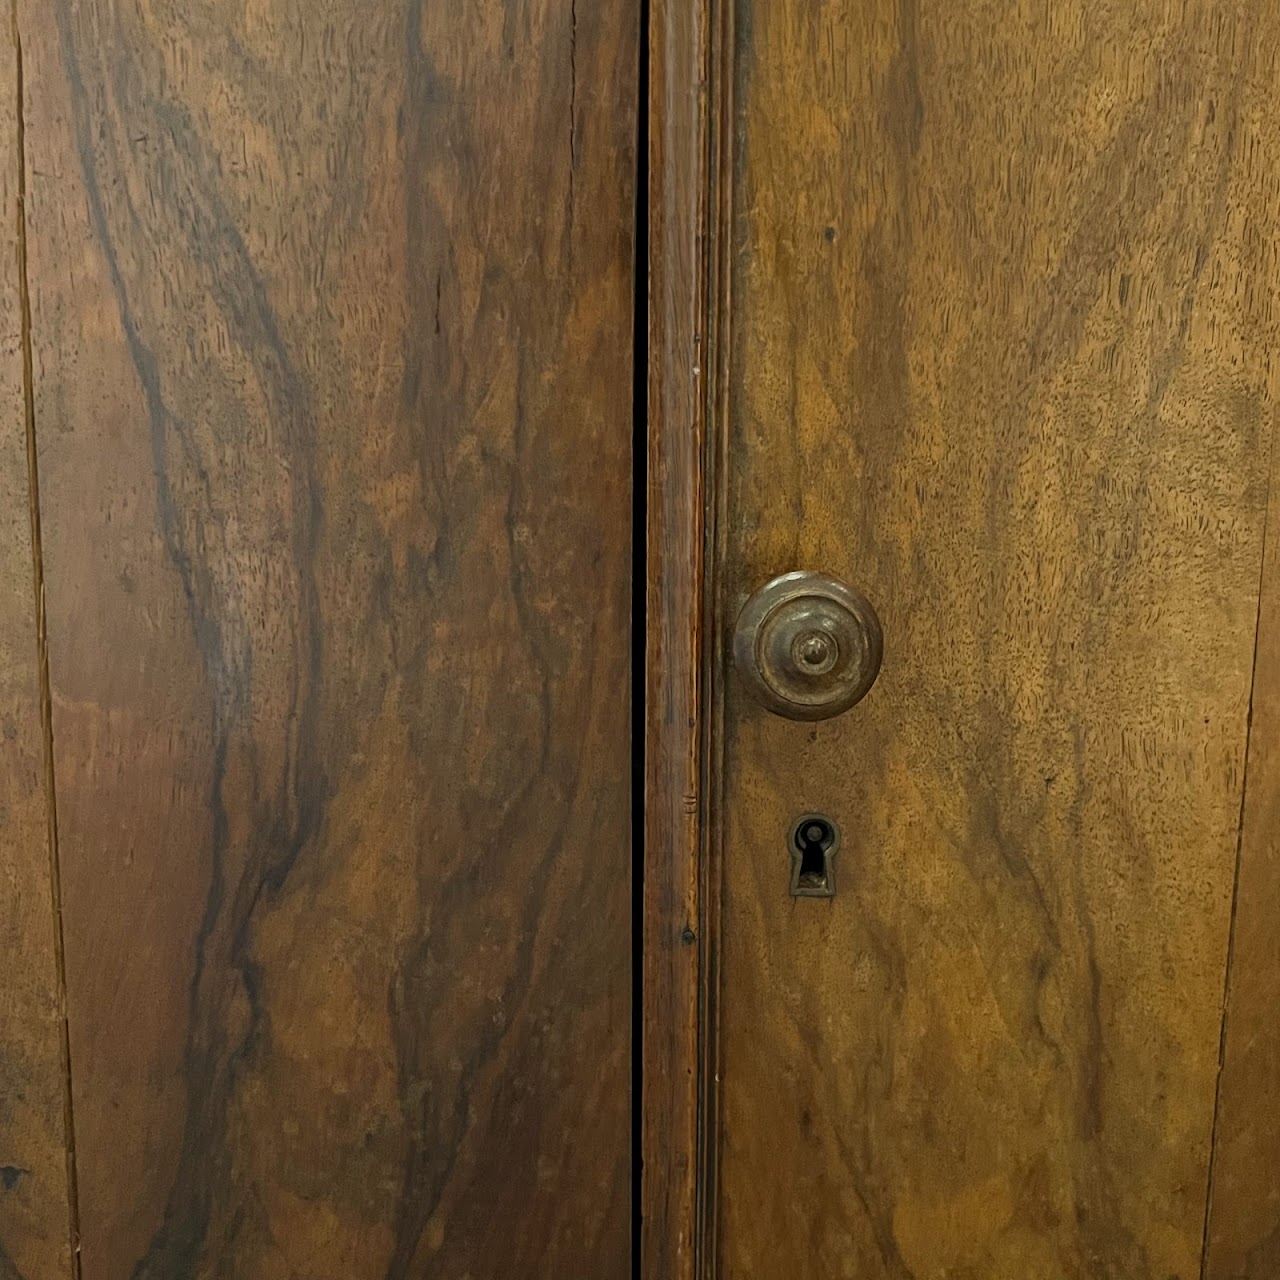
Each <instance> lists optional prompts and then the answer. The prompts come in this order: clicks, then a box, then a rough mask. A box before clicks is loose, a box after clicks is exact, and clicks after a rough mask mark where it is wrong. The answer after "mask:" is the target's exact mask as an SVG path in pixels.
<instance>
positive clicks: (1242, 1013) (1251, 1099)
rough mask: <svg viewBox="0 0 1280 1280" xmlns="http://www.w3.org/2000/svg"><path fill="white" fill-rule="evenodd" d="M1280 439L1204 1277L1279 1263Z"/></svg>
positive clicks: (1220, 1279) (1222, 1279) (1257, 649)
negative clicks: (1279, 499) (1279, 504)
mask: <svg viewBox="0 0 1280 1280" xmlns="http://www.w3.org/2000/svg"><path fill="white" fill-rule="evenodd" d="M1278 484H1280V451H1277V449H1276V448H1275V445H1274V444H1273V446H1272V457H1271V480H1270V493H1269V496H1268V501H1267V507H1268V512H1267V520H1266V534H1265V538H1264V541H1265V545H1264V547H1263V561H1262V574H1261V582H1260V585H1259V596H1258V620H1257V633H1256V639H1255V642H1254V667H1253V686H1252V690H1251V695H1250V704H1249V729H1248V737H1247V745H1246V748H1245V773H1244V793H1243V796H1242V799H1241V805H1240V831H1239V844H1238V847H1237V852H1236V869H1235V890H1234V896H1233V901H1232V909H1231V940H1230V945H1229V952H1228V956H1227V972H1226V979H1225V990H1224V994H1223V1021H1222V1044H1221V1048H1220V1050H1219V1059H1218V1094H1217V1100H1216V1106H1215V1112H1214V1128H1213V1138H1212V1141H1213V1152H1212V1156H1211V1158H1210V1164H1209V1179H1208V1186H1207V1188H1206V1192H1205V1225H1204V1247H1203V1253H1202V1256H1201V1270H1200V1274H1201V1277H1202V1280H1231V1277H1236V1276H1258V1277H1261V1276H1264V1275H1269V1274H1271V1273H1272V1270H1273V1269H1274V1268H1275V1266H1276V1265H1277V1263H1280V1196H1278V1195H1277V1191H1276V1173H1275V1171H1276V1169H1277V1167H1280V1021H1278V1020H1277V1018H1276V1016H1275V991H1276V979H1277V976H1278V971H1277V964H1276V956H1277V948H1276V942H1275V921H1276V915H1277V912H1280V744H1278V743H1277V732H1278V731H1280V525H1278V524H1277V518H1276V509H1275V504H1276V494H1277V485H1278Z"/></svg>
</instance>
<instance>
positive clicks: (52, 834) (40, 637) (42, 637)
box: [10, 0, 80, 1280]
mask: <svg viewBox="0 0 1280 1280" xmlns="http://www.w3.org/2000/svg"><path fill="white" fill-rule="evenodd" d="M10 20H11V22H12V27H13V49H14V69H15V81H16V86H15V89H16V97H17V111H16V116H17V119H16V121H15V138H16V141H17V153H18V173H17V201H16V206H17V227H16V235H15V243H16V252H17V258H18V310H19V315H20V318H21V327H22V396H23V409H24V418H25V430H26V445H27V497H28V509H29V515H30V522H31V567H32V586H33V590H34V592H35V605H36V661H37V664H38V667H39V673H40V675H39V680H40V728H41V737H42V746H43V753H44V783H45V815H46V821H47V843H48V849H49V888H50V900H51V907H52V913H53V937H54V965H55V972H56V980H57V1018H58V1029H59V1037H60V1041H61V1046H60V1047H61V1053H62V1084H63V1090H62V1106H63V1139H64V1143H65V1147H66V1170H67V1173H66V1177H67V1235H68V1244H69V1249H70V1262H71V1275H72V1277H73V1280H80V1204H79V1192H78V1188H77V1183H76V1142H75V1123H74V1118H73V1115H72V1092H71V1034H70V1024H69V1021H68V1016H67V973H66V958H65V951H64V947H63V928H62V870H61V863H60V860H59V856H58V805H57V792H56V787H55V779H54V763H53V699H52V695H51V692H50V686H49V637H48V628H47V625H46V620H45V602H44V595H45V593H44V546H43V543H42V540H41V531H40V473H39V459H38V455H37V450H36V404H35V366H34V360H33V358H32V344H31V285H30V279H29V276H28V270H27V151H26V141H27V139H26V117H25V109H26V102H25V87H24V80H23V67H22V35H21V30H20V26H19V22H18V0H12V4H11V7H10Z"/></svg>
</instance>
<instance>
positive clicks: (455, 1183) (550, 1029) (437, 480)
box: [0, 0, 639, 1280]
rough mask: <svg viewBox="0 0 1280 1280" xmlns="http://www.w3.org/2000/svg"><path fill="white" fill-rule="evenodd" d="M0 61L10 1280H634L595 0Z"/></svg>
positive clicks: (182, 11)
mask: <svg viewBox="0 0 1280 1280" xmlns="http://www.w3.org/2000/svg"><path fill="white" fill-rule="evenodd" d="M3 27H4V32H5V33H6V34H5V35H4V36H3V37H0V42H2V45H3V56H4V64H3V69H2V70H0V85H3V104H4V112H5V114H6V116H7V117H8V118H9V119H11V120H13V121H17V122H18V124H17V126H16V128H14V129H5V130H4V131H2V132H0V136H2V137H3V138H4V140H5V145H4V148H3V151H2V152H0V160H2V161H3V165H4V174H3V178H2V179H0V191H3V196H4V202H5V211H6V212H5V219H6V226H7V227H8V228H10V229H13V228H17V229H18V244H19V248H20V257H19V258H18V259H15V258H14V257H13V256H12V255H9V256H6V257H5V258H4V265H3V267H2V268H0V287H2V288H3V293H0V304H2V305H0V317H3V324H4V334H5V342H4V347H3V353H4V359H3V363H2V364H0V368H2V369H3V372H4V376H5V379H6V383H5V392H4V396H3V400H2V403H3V405H4V406H5V409H6V424H5V426H4V429H3V433H0V493H2V494H3V496H4V499H5V501H4V512H5V515H4V519H5V521H6V528H7V529H9V530H10V532H11V534H12V537H11V538H7V539H6V540H5V542H4V544H3V549H2V554H0V585H2V586H3V589H4V590H5V592H6V597H7V598H9V597H10V593H11V598H12V599H13V600H14V601H15V602H16V603H15V604H14V606H13V609H12V610H10V609H9V608H8V607H6V610H5V612H4V615H3V616H4V626H3V629H2V630H0V643H2V644H3V646H4V648H3V651H2V657H0V724H2V725H3V747H4V752H5V755H4V770H3V773H2V774H0V784H2V785H0V840H3V858H4V860H3V870H4V877H3V879H2V880H0V886H3V893H2V894H0V943H2V944H3V946H4V948H5V959H4V969H5V980H4V983H3V984H0V989H2V994H0V1035H3V1037H4V1042H3V1045H2V1046H0V1276H3V1277H5V1280H55V1278H56V1277H64V1276H75V1277H83V1278H84V1280H128V1278H129V1277H134V1278H135V1280H188V1278H194V1277H212V1276H225V1277H235V1278H236V1280H273V1278H279V1280H284V1278H286V1277H288V1278H289V1280H302V1278H303V1277H306V1278H308V1280H336V1278H338V1277H343V1278H344V1280H345V1278H348V1277H349V1278H352V1280H356V1278H368V1280H373V1278H374V1277H377V1278H379V1280H381V1278H383V1277H385V1278H387V1280H391V1278H393V1277H397V1278H398V1277H404V1278H408V1277H423V1276H428V1275H429V1276H432V1277H440V1278H441V1280H450V1278H453V1280H462V1277H470V1278H471V1280H508V1278H509V1277H513V1276H545V1277H552V1276H555V1277H561V1276H581V1277H606V1276H607V1277H613V1276H623V1275H626V1274H628V1268H629V1252H630V1240H629V1237H630V1218H631V1209H630V1185H629V1184H630V1172H629V1171H630V1167H631V1153H630V1149H629V1134H630V1118H629V1112H630V1102H629V1091H630V1085H629V1062H630V1030H629V1024H630V989H631V978H630V968H631V959H630V948H631V942H630V923H629V922H630V905H629V901H630V891H629V885H630V879H631V855H630V850H629V817H628V810H629V790H630V751H629V722H628V696H627V691H628V663H629V634H628V633H629V611H630V585H629V568H630V562H631V550H630V536H631V535H630V528H629V508H630V496H631V478H630V459H631V450H632V444H631V440H632V422H631V406H632V391H631V386H630V364H631V350H632V342H633V338H632V327H633V307H634V302H633V299H634V279H633V276H634V272H633V261H632V255H633V244H634V216H635V210H634V181H635V180H634V174H635V168H636V143H635V119H636V114H635V103H636V75H637V63H638V36H639V19H638V9H637V6H636V5H635V4H633V3H631V2H630V0H597V2H596V3H592V4H583V3H578V4H577V5H572V4H569V3H567V2H566V3H564V4H559V3H542V2H541V0H531V2H530V3H522V2H517V0H512V2H511V3H504V2H503V0H495V2H493V3H475V4H446V5H430V4H425V3H423V2H422V0H317V2H312V0H255V2H254V3H239V4H238V3H229V2H227V0H196V2H194V3H188V2H185V0H184V2H183V3H178V4H174V3H168V2H167V0H142V2H141V3H129V4H119V3H115V2H114V0H56V2H55V3H52V4H47V3H43V0H41V2H39V3H37V2H35V0H32V2H30V3H28V0H18V3H17V4H16V6H15V14H14V21H13V23H10V21H9V20H8V19H6V21H5V23H4V24H3ZM24 361H25V364H26V368H25V373H24V368H23V365H24ZM28 443H30V445H31V457H30V462H31V463H32V464H33V465H32V466H31V467H30V468H29V467H28V462H29V459H28V450H27V445H28ZM35 464H38V465H35ZM29 513H30V514H31V515H32V516H33V517H34V518H35V524H34V526H33V525H32V523H31V522H30V521H29V519H28V514H29ZM31 527H34V528H35V529H36V530H37V532H38V533H39V532H42V545H41V543H40V541H39V540H38V541H37V545H36V547H35V552H36V554H35V557H34V575H35V580H36V590H34V591H33V589H32V581H33V555H32V546H31V538H30V536H29V534H28V532H27V531H28V529H29V528H31ZM37 600H40V601H42V602H43V607H44V610H45V613H44V615H43V617H41V616H40V615H39V610H38V609H37V604H36V602H37ZM46 641H47V655H46ZM46 656H47V664H46V663H45V659H46ZM46 666H47V671H46V670H44V668H45V667H46ZM44 675H47V684H46V685H45V687H44V693H45V697H44V699H43V703H44V705H43V713H44V714H43V717H42V714H41V711H42V697H41V694H42V676H44ZM46 810H48V811H49V812H50V813H51V814H53V815H56V823H55V822H53V821H46ZM47 833H48V835H49V836H50V837H52V839H47V838H46V837H47ZM59 879H60V886H59V884H58V881H59ZM51 882H52V883H51ZM59 887H60V893H59V892H58V890H59ZM63 970H64V971H65V972H64V973H63ZM63 976H64V977H65V981H64V982H63V983H62V984H61V986H60V978H62V977H63ZM64 1032H65V1037H64ZM64 1038H65V1044H64Z"/></svg>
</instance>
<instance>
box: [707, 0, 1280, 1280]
mask: <svg viewBox="0 0 1280 1280" xmlns="http://www.w3.org/2000/svg"><path fill="white" fill-rule="evenodd" d="M737 24H738V34H737V83H736V88H735V95H736V99H737V103H738V107H737V109H736V113H735V119H736V122H737V137H738V144H739V151H738V155H737V158H736V189H735V209H736V222H735V230H734V235H735V253H734V262H735V273H734V278H733V285H732V326H733V334H732V344H733V372H732V379H731V387H732V396H731V401H730V410H731V412H730V423H731V428H730V430H731V435H730V441H729V443H730V454H731V465H730V475H729V477H728V482H729V496H728V509H729V521H728V527H727V532H726V545H727V548H728V566H727V585H728V591H729V598H728V600H727V604H726V608H727V611H728V614H729V616H731V615H732V612H733V610H734V609H735V608H736V607H737V605H738V604H739V603H740V602H741V601H742V600H743V599H744V598H745V596H746V594H747V592H748V591H749V590H750V589H752V588H754V587H755V586H757V585H759V583H761V582H762V581H764V580H765V579H767V578H768V577H770V576H771V575H773V574H775V573H778V572H780V571H783V570H788V569H792V568H813V569H821V570H827V571H830V572H834V573H836V574H838V575H840V576H842V577H845V578H846V579H847V580H848V581H850V582H851V583H853V584H854V585H856V586H858V587H860V588H861V589H863V590H864V591H866V593H867V594H868V595H869V596H870V598H871V599H872V601H873V602H874V603H875V605H876V607H877V609H878V610H879V611H880V614H881V617H882V619H883V621H884V628H885V637H886V652H885V662H884V669H883V671H882V674H881V676H880V680H879V683H878V685H877V686H876V687H875V689H874V690H873V691H872V693H871V695H870V696H869V697H868V699H867V700H866V701H865V702H864V703H863V704H862V705H861V706H859V707H858V708H856V709H855V710H854V711H852V712H851V713H850V714H848V715H847V716H845V717H843V718H841V719H838V720H835V721H831V722H828V723H825V724H820V725H815V726H808V725H803V724H798V723H790V722H787V721H784V720H780V719H777V718H775V717H772V716H770V715H768V714H766V713H765V712H763V711H761V710H760V709H758V708H757V707H755V706H754V705H753V704H750V703H749V702H748V700H747V699H746V697H745V695H744V693H743V692H742V689H741V686H740V685H738V684H737V683H730V684H729V685H728V686H727V693H728V699H729V700H728V705H727V708H726V728H725V754H726V766H725V767H726V780H725V798H724V805H723V821H724V831H723V858H724V876H725V884H724V893H725V905H724V914H723V919H724V939H723V966H724V967H723V977H722V982H721V992H720V999H721V1003H722V1056H721V1064H720V1070H721V1075H722V1086H721V1087H722V1089H723V1091H724V1105H723V1114H722V1122H723V1131H722V1135H721V1155H720V1159H721V1180H722V1193H723V1199H722V1217H721V1231H722V1244H721V1262H722V1266H721V1270H720V1274H721V1275H723V1276H724V1277H725V1278H726V1280H739V1278H745V1277H748V1276H750V1277H752V1278H753V1280H774V1278H775V1277H782V1276H791V1275H796V1274H805V1275H812V1276H823V1277H841V1276H848V1277H853V1276H857V1277H858V1278H859V1280H871V1278H872V1277H880V1276H884V1277H894V1278H903V1277H917V1278H921V1280H922V1278H923V1277H926V1276H928V1277H935V1276H947V1277H950V1278H951V1280H1075V1278H1077V1277H1078V1278H1080V1280H1084V1278H1085V1277H1088V1278H1089V1280H1102V1278H1114V1280H1146V1278H1150V1280H1172V1278H1173V1277H1177V1278H1178V1280H1191V1277H1193V1276H1196V1275H1198V1274H1199V1271H1200V1263H1201V1249H1202V1233H1203V1229H1204V1218H1205V1203H1206V1182H1207V1171H1208V1166H1209V1152H1210V1134H1211V1126H1212V1117H1213V1111H1214V1096H1215V1082H1216V1076H1217V1067H1218V1048H1219V1033H1220V1012H1221V1004H1222V996H1223V989H1224V988H1223V981H1224V969H1225V964H1226V957H1227V944H1228V931H1229V917H1230V911H1231V901H1232V885H1233V871H1234V866H1235V857H1236V836H1237V826H1238V821H1239V814H1240V804H1241V786H1242V774H1243V765H1244V756H1245V742H1246V720H1247V713H1248V705H1249V690H1250V678H1251V662H1252V652H1253V641H1254V628H1255V621H1256V610H1257V601H1258V581H1259V567H1260V563H1261V555H1262V539H1263V523H1264V507H1265V499H1266V490H1267V456H1268V451H1269V447H1270V437H1271V432H1272V427H1273V421H1274V417H1275V411H1276V390H1277V388H1276V384H1275V374H1274V371H1273V364H1274V351H1275V350H1276V347H1277V341H1278V339H1280V323H1278V320H1280V312H1278V310H1277V308H1276V306H1275V301H1274V300H1275V296H1276V288H1277V284H1280V268H1278V267H1277V264H1276V260H1275V254H1274V245H1275V243H1276V239H1277V236H1278V235H1280V125H1278V124H1277V121H1276V117H1275V112H1274V100H1275V95H1276V92H1277V90H1278V89H1280V76H1278V75H1277V67H1276V62H1275V59H1276V51H1277V49H1280V12H1277V11H1276V10H1275V9H1274V8H1273V7H1270V6H1267V5H1265V4H1262V3H1245V2H1243V0H1242V2H1239V3H1228V4H1220V3H1211V2H1209V0H1188V2H1187V3H1183V0H1177V3H1173V2H1169V3H1165V2H1164V0H1142V2H1141V3H1124V4H1119V3H1117V4H1103V5H1101V6H1099V5H1097V4H1092V3H1085V2H1084V0H1080V2H1079V3H1075V2H1071V3H1065V4H1055V5H1052V6H1049V7H1048V8H1046V7H1045V6H1044V5H1042V4H1031V3H1025V4H1023V3H1015V2H1013V0H1001V2H1000V3H986V2H984V0H964V2H962V3H955V2H954V0H949V2H948V3H942V2H941V0H919V2H918V3H894V2H892V0H883V2H879V3H868V4H863V5H847V4H843V3H838V2H837V0H830V2H818V3H814V2H813V0H778V2H777V3H769V4H758V3H752V2H751V0H741V2H740V3H739V5H738V10H737ZM726 678H727V679H728V678H729V677H726ZM808 809H817V810H820V811H825V812H828V813H830V814H831V815H832V817H834V818H835V819H836V820H837V821H838V822H839V824H840V825H841V827H842V828H843V833H844V843H843V847H842V850H841V852H840V854H839V859H840V866H839V870H840V876H839V896H838V897H837V898H836V899H835V900H834V901H821V900H800V901H795V902H793V901H792V900H791V899H789V898H788V896H787V872H788V867H789V860H788V854H787V851H786V847H785V840H786V834H787V830H788V824H789V822H790V821H791V819H792V818H793V817H794V815H795V814H797V813H799V812H801V811H804V810H808ZM1242 909H1243V908H1242Z"/></svg>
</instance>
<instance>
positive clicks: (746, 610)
mask: <svg viewBox="0 0 1280 1280" xmlns="http://www.w3.org/2000/svg"><path fill="white" fill-rule="evenodd" d="M883 654H884V635H883V633H882V631H881V629H880V619H879V618H878V617H876V611H875V610H874V609H873V608H872V607H871V603H870V601H868V600H867V598H866V597H865V596H864V595H863V594H862V593H861V592H860V591H855V590H854V589H853V588H852V587H850V586H848V585H847V584H846V583H843V582H841V581H840V580H839V579H838V578H833V577H831V576H830V575H829V574H825V573H812V572H810V571H808V570H799V571H797V572H795V573H784V574H782V576H781V577H778V578H774V579H773V580H772V581H771V582H767V583H765V585H764V586H763V587H761V588H760V589H759V591H757V592H756V593H755V594H754V595H753V596H752V597H751V598H750V599H749V600H748V601H747V603H746V604H745V605H743V607H742V612H741V613H740V614H739V615H738V625H737V626H736V628H735V629H734V635H733V658H734V662H735V664H736V665H737V668H738V674H739V675H740V676H741V677H742V679H743V681H744V683H745V684H746V686H747V688H748V689H750V691H751V693H752V695H753V696H754V697H755V699H756V700H757V701H758V702H759V703H760V704H761V705H762V706H765V707H767V708H768V709H769V710H770V711H772V712H774V713H775V714H777V715H780V716H786V717H787V718H788V719H790V720H826V719H829V718H830V717H831V716H838V715H839V714H840V713H841V712H842V711H848V709H849V708H850V707H852V706H853V705H854V703H856V702H858V701H859V700H860V699H861V698H863V697H864V696H865V695H866V693H867V691H868V690H869V689H870V688H871V686H872V685H873V684H874V683H875V679H876V676H877V675H878V674H879V671H880V660H881V657H882V656H883Z"/></svg>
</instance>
